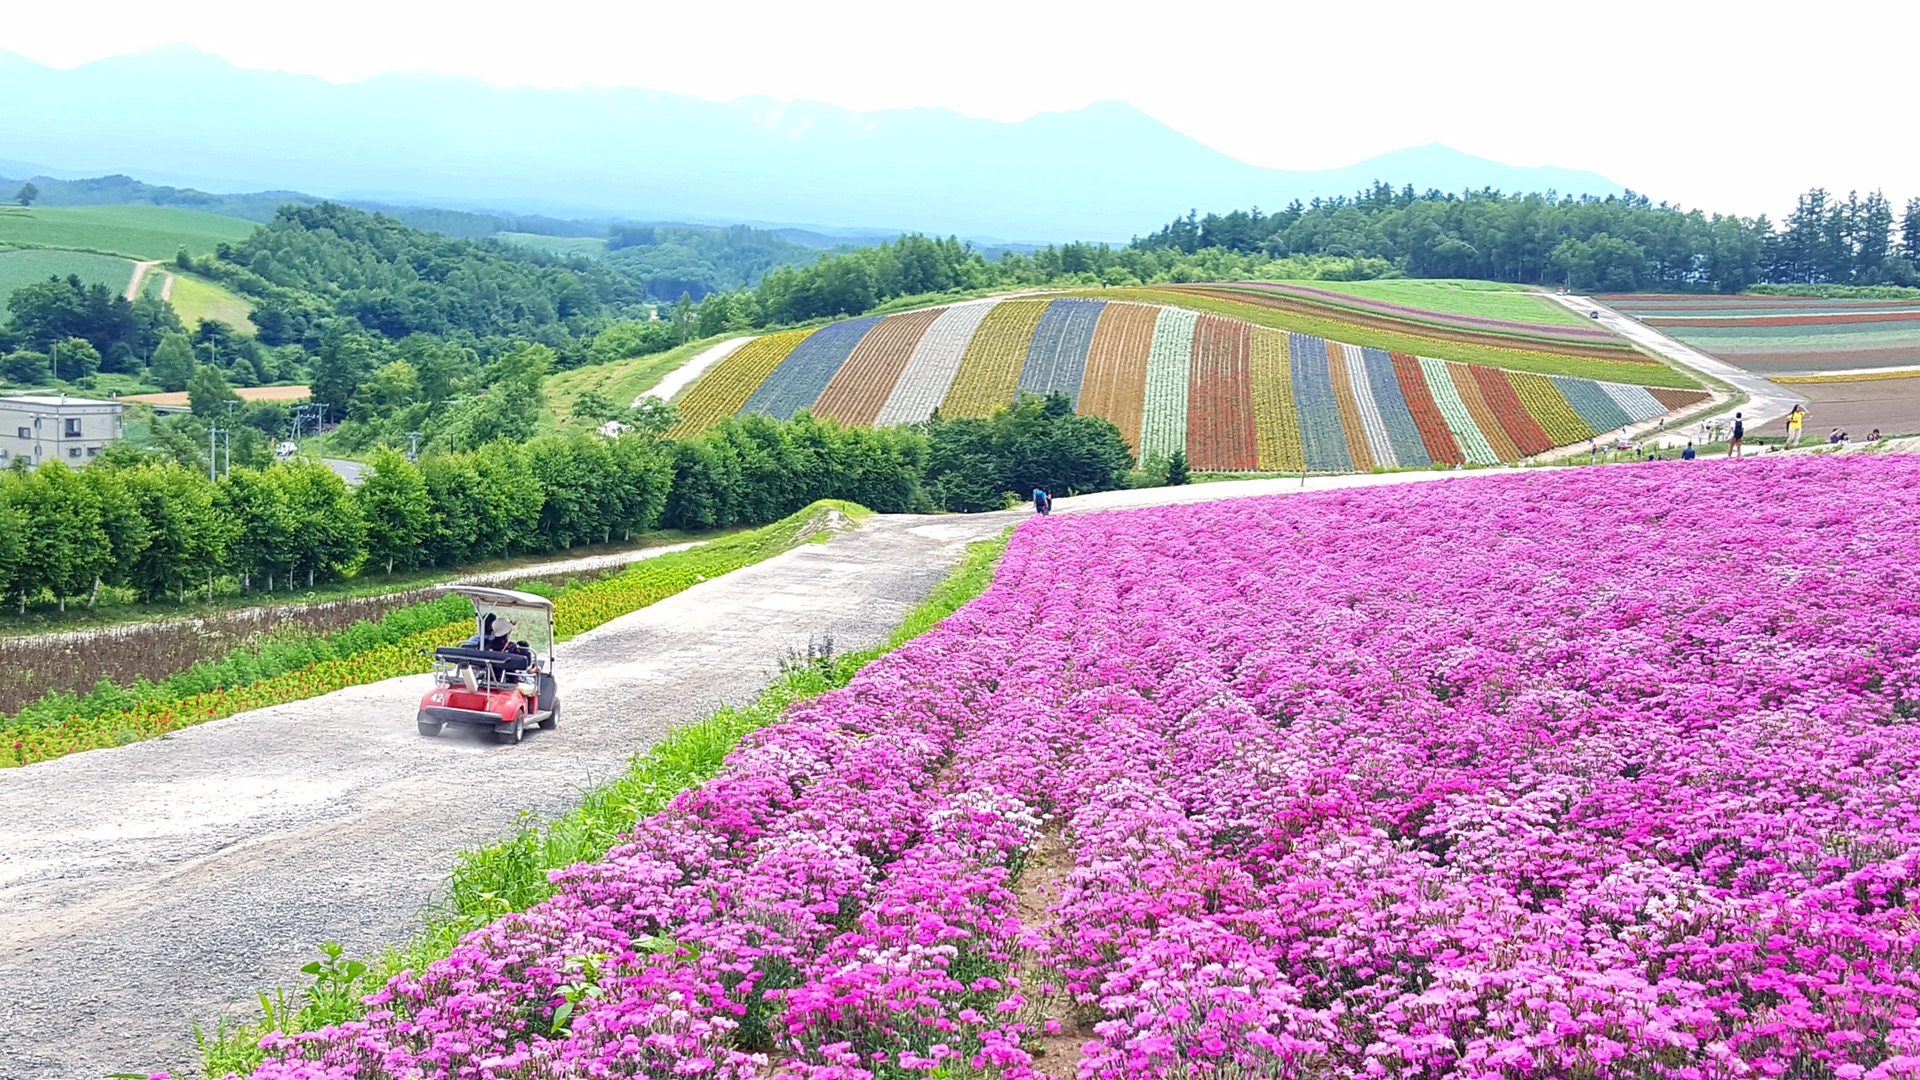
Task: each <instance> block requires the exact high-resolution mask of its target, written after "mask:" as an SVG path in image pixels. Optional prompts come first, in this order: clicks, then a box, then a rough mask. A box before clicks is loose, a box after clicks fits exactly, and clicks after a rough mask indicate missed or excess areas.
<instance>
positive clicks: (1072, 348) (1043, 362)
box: [1020, 299, 1107, 409]
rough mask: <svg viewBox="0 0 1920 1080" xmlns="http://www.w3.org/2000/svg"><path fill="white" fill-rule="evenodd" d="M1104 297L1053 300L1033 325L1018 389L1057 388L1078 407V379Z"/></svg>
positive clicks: (1028, 391)
mask: <svg viewBox="0 0 1920 1080" xmlns="http://www.w3.org/2000/svg"><path fill="white" fill-rule="evenodd" d="M1106 306H1107V302H1106V301H1105V300H1070V299H1067V300H1055V301H1054V302H1053V303H1051V304H1048V305H1047V312H1046V314H1044V315H1042V316H1040V323H1039V325H1038V326H1036V327H1034V330H1033V341H1032V342H1031V343H1030V344H1028V346H1027V359H1026V362H1025V363H1024V364H1022V365H1021V367H1020V393H1023V394H1042V395H1044V394H1048V393H1052V392H1054V391H1058V392H1060V393H1062V394H1065V395H1067V396H1068V397H1069V398H1072V399H1073V404H1074V408H1076V409H1078V408H1079V407H1080V380H1081V377H1082V376H1083V375H1085V374H1086V370H1087V350H1088V349H1090V348H1092V347H1093V331H1094V327H1095V326H1096V325H1098V324H1099V322H1100V312H1101V310H1102V309H1103V308H1105V307H1106Z"/></svg>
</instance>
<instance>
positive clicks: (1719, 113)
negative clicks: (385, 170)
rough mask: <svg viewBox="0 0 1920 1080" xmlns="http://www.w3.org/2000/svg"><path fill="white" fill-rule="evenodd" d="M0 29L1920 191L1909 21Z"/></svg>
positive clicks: (490, 20) (925, 9) (412, 1)
mask: <svg viewBox="0 0 1920 1080" xmlns="http://www.w3.org/2000/svg"><path fill="white" fill-rule="evenodd" d="M9 7H10V8H11V10H9V11H8V13H7V16H6V18H5V19H4V20H0V49H8V50H11V51H13V52H17V53H20V54H22V55H24V56H26V57H29V58H30V59H33V60H36V61H39V62H41V63H44V64H51V65H54V66H57V67H71V66H74V65H77V64H81V63H85V62H87V61H89V60H97V59H101V58H104V57H107V56H113V55H117V54H121V53H126V52H132V51H135V50H138V49H143V48H148V47H151V46H154V45H160V44H166V43H171V42H184V43H187V44H191V45H194V46H197V47H199V48H202V49H205V50H207V51H210V52H213V53H217V54H219V55H221V56H223V57H225V58H226V59H228V60H229V61H231V62H233V63H235V64H238V65H240V66H242V67H252V68H266V69H278V70H285V71H293V72H299V73H302V74H309V75H318V76H320V77H322V78H326V79H330V80H333V81H336V82H347V81H355V80H360V79H365V78H368V77H370V76H373V75H376V74H379V73H381V72H386V71H420V70H427V71H438V72H444V73H448V74H458V75H473V76H479V77H482V78H485V79H489V80H491V81H494V82H497V83H503V84H520V85H535V86H549V87H554V86H573V85H579V84H583V83H595V84H603V85H623V86H636V87H645V88H648V89H654V90H664V91H673V92H678V93H688V94H695V95H698V96H701V97H706V98H711V99H716V100H726V99H730V98H734V97H738V96H742V95H748V94H762V95H766V96H769V97H774V98H779V99H789V100H791V99H810V100H816V101H824V102H828V103H831V104H834V105H839V106H842V107H846V108H851V109H856V110H862V111H865V110H876V109H888V108H906V107H914V106H944V107H946V108H950V109H953V110H955V111H957V112H960V113H964V114H966V115H969V116H976V117H984V118H990V119H998V120H1008V121H1012V120H1019V119H1023V118H1025V117H1027V116H1031V115H1033V114H1034V113H1037V112H1046V111H1055V110H1064V109H1074V108H1078V107H1081V106H1084V105H1086V104H1089V103H1090V102H1093V101H1098V100H1103V99H1118V100H1122V101H1126V102H1129V103H1130V104H1132V105H1134V106H1135V107H1137V108H1139V109H1141V110H1143V111H1145V112H1147V113H1149V114H1151V115H1153V116H1154V117H1156V118H1158V119H1159V120H1161V121H1163V122H1165V123H1167V124H1169V125H1170V126H1172V127H1174V128H1176V129H1178V130H1180V131H1182V132H1184V133H1186V134H1187V135H1190V136H1192V137H1193V138H1195V139H1198V140H1199V141H1201V142H1203V143H1206V144H1208V145H1210V146H1212V147H1214V148H1215V149H1218V150H1221V151H1223V152H1225V153H1228V154H1231V155H1233V156H1235V157H1238V158H1240V159H1242V160H1245V161H1248V162H1251V163H1253V164H1256V165H1264V166H1269V167H1274V168H1287V169H1317V168H1328V167H1333V166H1338V165H1346V164H1351V163H1353V162H1356V161H1359V160H1361V159H1364V158H1366V157H1369V156H1372V155H1374V154H1378V153H1383V152H1385V151H1388V150H1395V149H1400V148H1403V147H1408V146H1417V145H1422V144H1425V143H1431V142H1442V143H1446V144H1447V145H1449V146H1452V147H1454V148H1456V149H1459V150H1463V151H1466V152H1468V153H1471V154H1477V155H1480V156H1483V157H1488V158H1493V159H1495V160H1498V161H1503V162H1506V163H1509V164H1513V165H1558V166H1562V167H1566V168H1581V169H1590V170H1593V171H1595V172H1598V173H1601V174H1602V175H1604V176H1607V177H1609V178H1611V179H1613V180H1615V181H1616V182H1618V183H1621V184H1624V185H1626V186H1628V187H1631V188H1633V189H1635V190H1637V191H1641V192H1644V193H1646V194H1649V195H1651V196H1652V197H1654V198H1655V199H1658V200H1666V201H1670V202H1675V203H1679V204H1682V205H1685V206H1688V207H1699V208H1703V209H1707V210H1712V211H1730V212H1736V213H1741V214H1748V215H1751V214H1755V213H1761V212H1765V213H1770V214H1773V215H1775V216H1776V217H1777V216H1778V215H1779V214H1780V213H1782V212H1783V211H1785V210H1786V209H1790V208H1791V206H1792V203H1793V199H1794V197H1795V196H1796V195H1797V194H1798V193H1800V192H1802V191H1804V190H1806V189H1807V188H1810V187H1813V186H1815V185H1820V186H1824V187H1827V188H1828V189H1830V190H1833V191H1837V192H1842V193H1844V192H1846V191H1849V190H1853V189H1859V190H1861V191H1862V192H1865V191H1866V190H1870V189H1872V188H1875V187H1878V188H1882V189H1884V190H1885V191H1886V193H1887V194H1888V195H1889V196H1890V197H1892V198H1894V199H1895V200H1896V202H1900V203H1904V201H1905V200H1906V199H1907V198H1908V197H1911V196H1916V195H1920V139H1916V138H1914V137H1913V135H1912V134H1911V131H1912V124H1913V120H1912V109H1913V102H1914V100H1915V98H1916V97H1920V91H1917V90H1916V85H1920V67H1916V61H1915V60H1914V56H1915V55H1916V53H1915V48H1916V43H1920V4H1915V3H1912V2H1911V0H1907V2H1888V3H1865V2H1862V3H1848V2H1843V0H1834V2H1828V3H1824V4H1820V5H1815V6H1808V5H1799V4H1795V5H1788V4H1785V3H1779V2H1777V0H1776V2H1773V3H1766V2H1760V3H1754V2H1741V3H1717V2H1713V3H1709V2H1699V0H1663V2H1655V3H1648V2H1642V0H1609V3H1607V4H1604V5H1579V4H1566V3H1560V4H1555V3H1547V2H1542V0H1535V2H1532V3H1505V2H1483V3H1453V4H1438V3H1433V2H1431V0H1423V2H1418V3H1402V2H1399V0H1369V2H1366V3H1355V2H1348V3H1341V4H1328V3H1311V4H1309V3H1293V2H1288V0H1264V2H1260V0H1254V2H1241V0H1181V2H1179V3H1172V4H1167V3H1144V2H1143V3H1137V4H1133V5H1119V4H1113V3H1103V4H1090V3H1087V4H1068V3H1048V2H1045V0H1020V2H1006V0H973V2H970V3H968V4H965V5H932V4H903V3H899V2H898V0H892V2H887V3H873V2H833V3H827V2H818V0H815V2H807V3H794V2H792V0H776V2H763V0H726V2H725V3H714V4H688V3H685V2H684V0H679V2H675V3H672V4H662V3H655V2H651V0H628V2H621V3H614V2H601V3H595V2H586V0H543V2H542V3H539V4H535V5H528V4H526V3H524V2H515V3H501V2H495V0H470V2H467V3H463V4H461V5H459V6H458V7H457V8H456V7H454V6H452V5H447V4H444V3H421V2H417V0H330V2H329V3H328V4H326V5H324V6H322V7H319V8H313V7H310V6H302V7H301V8H300V9H298V10H299V11H300V12H301V13H300V14H298V15H290V16H287V17H284V18H274V17H269V16H266V15H264V14H263V13H264V12H267V11H272V10H275V9H276V8H278V7H280V6H279V5H262V4H260V3H258V0H169V2H167V3H165V4H156V3H153V2H152V0H132V2H128V0H93V2H90V3H88V4H86V5H85V6H84V7H82V6H80V5H67V4H24V3H23V4H16V5H9Z"/></svg>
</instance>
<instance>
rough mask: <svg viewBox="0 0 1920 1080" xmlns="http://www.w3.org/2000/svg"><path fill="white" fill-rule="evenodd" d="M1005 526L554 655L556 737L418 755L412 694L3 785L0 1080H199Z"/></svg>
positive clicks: (786, 583)
mask: <svg viewBox="0 0 1920 1080" xmlns="http://www.w3.org/2000/svg"><path fill="white" fill-rule="evenodd" d="M1010 520H1018V518H1017V517H1016V516H1013V515H1005V514H988V515H979V516H973V517H960V516H940V517H932V516H927V517H919V516H900V517H881V518H876V519H873V520H871V521H870V522H868V523H867V524H865V525H864V526H862V527H861V528H860V529H858V530H856V531H854V532H852V533H849V534H846V535H843V536H839V537H836V538H835V539H834V540H833V541H832V542H831V543H828V544H824V545H809V546H807V547H803V548H800V549H797V550H795V551H791V552H788V553H786V554H784V555H781V556H778V557H776V558H774V559H770V560H768V561H766V562H764V563H760V564H758V565H755V566H751V567H747V568H745V569H742V570H738V571H735V572H734V573H732V574H728V575H726V576H725V577H722V578H718V579H715V580H713V581H709V582H706V583H704V584H701V585H698V586H695V587H694V588H692V589H689V590H687V591H686V592H683V593H680V594H679V595H677V596H673V597H670V598H668V599H666V600H663V601H661V602H660V603H658V604H655V605H653V606H652V607H649V608H645V609H642V610H640V611H637V612H634V613H632V614H629V615H626V616H623V617H621V618H619V619H616V620H614V621H613V622H611V623H608V624H607V625H605V626H603V627H600V628H599V629H597V630H594V631H591V632H589V633H587V634H583V635H581V636H580V637H578V638H575V639H574V640H573V641H570V642H567V643H566V644H564V645H562V646H561V647H560V651H559V660H558V663H557V665H556V667H557V672H558V674H559V677H560V680H561V703H562V708H561V726H560V730H559V731H557V732H553V733H545V732H535V733H533V734H531V735H530V736H529V737H528V739H527V741H526V742H525V743H523V744H522V745H520V746H518V747H513V748H507V747H497V746H495V745H493V744H492V743H491V741H483V738H484V733H468V732H449V733H447V734H445V735H443V736H441V737H440V738H437V739H424V738H422V737H420V736H419V735H418V734H417V733H416V732H415V731H414V726H413V713H414V709H415V706H416V704H417V702H418V700H419V696H420V694H421V692H422V689H423V686H424V685H425V681H426V680H425V677H424V676H410V677H407V678H401V679H392V680H388V681H386V682H381V683H374V684H372V685H368V686H359V687H352V688H349V689H346V690H342V691H339V692H338V693H334V694H329V695H326V696H325V697H320V698H314V699H311V700H308V701H301V702H293V703H290V704H286V705H280V706H275V707H273V708H268V709H261V710H258V711H256V712H251V713H245V714H242V715H239V716H234V717H230V718H228V719H225V720H219V721H215V722H212V723H208V724H202V725H200V726H198V727H193V728H188V729H186V730H184V731H181V732H178V733H176V734H174V735H171V736H168V737H166V738H162V739H157V740H154V741H151V742H143V743H136V744H133V745H131V746H125V747H121V748H119V749H117V750H101V751H94V752H91V753H85V754H78V755H74V756H72V757H68V758H63V759H60V760H57V761H52V762H47V763H44V764H40V765H33V766H29V767H27V768H23V769H9V770H5V771H0V911H5V912H6V913H7V917H6V918H5V919H4V920H0V1077H4V1078H6V1080H16V1078H17V1080H28V1078H33V1080H51V1078H67V1077H72V1078H76V1080H80V1078H85V1080H98V1078H99V1077H101V1076H102V1075H103V1074H106V1073H110V1072H134V1071H143V1070H147V1069H154V1068H163V1067H167V1068H173V1069H175V1070H176V1072H179V1071H181V1067H182V1066H187V1067H188V1069H187V1070H186V1071H187V1073H188V1074H189V1075H190V1074H191V1073H192V1071H193V1070H192V1066H193V1063H194V1062H195V1060H196V1055H195V1053H194V1049H193V1046H192V1043H191V1039H190V1036H189V1030H190V1029H189V1022H190V1021H191V1020H194V1019H201V1020H204V1019H207V1018H209V1017H211V1016H213V1015H215V1014H217V1013H219V1012H220V1011H221V1010H222V1009H223V1008H226V1007H228V1006H231V1005H245V1004H248V1003H250V1002H251V997H250V995H251V994H252V993H253V992H254V991H255V990H257V989H260V988H263V987H268V986H272V985H276V984H280V985H290V984H292V983H293V982H294V981H295V978H296V976H295V975H294V972H295V971H296V969H297V968H298V967H299V965H300V964H301V963H304V962H305V961H306V960H307V959H309V958H310V956H311V954H312V949H313V946H314V945H315V944H317V943H318V942H320V941H322V940H326V939H328V938H338V939H339V940H340V941H341V942H342V943H343V944H344V945H346V947H347V949H348V951H349V952H350V953H353V954H365V953H368V952H371V951H373V950H375V949H377V948H378V947H379V946H380V945H381V944H383V943H388V942H397V941H401V940H404V939H405V938H406V937H407V935H408V934H409V932H410V931H411V929H412V928H413V926H414V925H415V914H416V913H417V912H418V911H419V909H420V908H421V906H422V905H423V904H425V903H426V902H427V901H428V900H429V899H430V897H431V896H432V895H433V893H434V891H435V890H436V889H437V888H439V887H440V886H441V885H442V883H443V882H444V880H445V875H446V871H447V868H448V867H449V865H450V864H451V861H452V856H453V854H454V853H455V852H456V851H457V850H459V849H460V848H463V847H467V846H471V845H474V844H477V843H480V842H483V841H486V840H489V839H492V838H495V837H499V836H502V835H505V834H507V833H509V832H511V831H512V830H513V829H514V827H515V825H516V823H517V821H518V818H519V815H520V813H521V811H523V810H531V811H533V812H535V813H538V814H542V815H549V816H550V815H554V814H557V813H559V812H562V811H564V810H566V809H567V808H569V807H570V806H572V805H575V804H577V802H578V800H579V795H580V793H581V791H582V790H583V789H585V788H587V787H589V786H591V785H592V784H594V783H596V782H598V781H600V780H603V779H606V778H608V777H610V776H612V775H613V774H615V773H616V772H617V771H618V770H619V769H620V768H621V767H622V765H623V764H624V763H625V761H626V759H627V758H628V756H629V755H631V754H632V753H633V752H634V751H636V750H639V749H642V748H644V747H646V746H648V745H650V744H652V743H653V742H654V741H655V740H656V739H658V738H659V737H660V736H661V735H662V734H663V733H665V732H666V731H667V730H668V729H669V728H670V727H672V726H674V725H676V724H681V723H686V722H688V721H691V720H695V719H698V718H700V717H702V716H704V715H706V714H707V713H708V712H710V711H711V710H712V709H713V707H714V706H715V705H716V704H718V703H719V702H721V701H723V700H725V701H735V702H738V701H744V700H746V699H748V698H749V697H750V696H751V695H752V694H754V693H755V692H756V691H757V690H759V689H760V688H761V687H763V686H765V685H766V683H767V682H768V681H769V678H770V676H771V675H772V673H773V672H774V669H775V666H776V662H777V660H778V658H779V657H780V656H782V655H784V653H785V651H786V650H787V649H788V648H804V647H805V646H806V644H807V640H808V638H809V637H810V636H815V635H821V634H826V633H831V634H832V635H833V637H834V641H835V644H836V645H837V646H838V647H839V648H841V649H853V648H859V647H863V646H866V645H870V644H873V643H875V642H878V641H880V640H882V639H883V638H884V637H885V636H886V635H887V634H888V633H889V632H890V631H891V630H892V629H893V628H894V627H895V626H897V625H898V624H899V622H900V620H901V619H902V618H903V617H904V615H905V613H906V611H907V610H908V609H909V608H910V607H911V606H912V605H913V604H915V603H917V602H918V601H919V600H920V599H922V598H923V597H924V596H925V595H926V593H927V592H928V590H929V589H931V588H932V586H933V585H934V583H936V582H937V581H939V580H940V579H941V578H942V577H944V576H945V575H946V574H947V572H948V571H949V570H950V568H951V567H952V566H953V565H954V564H955V563H957V561H958V560H959V557H960V554H961V551H962V549H963V547H964V545H965V543H966V542H968V541H971V540H977V539H983V538H986V537H991V536H993V535H996V534H997V533H998V532H999V531H1000V530H1001V529H1002V528H1004V527H1006V525H1007V524H1008V523H1009V521H1010Z"/></svg>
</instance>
